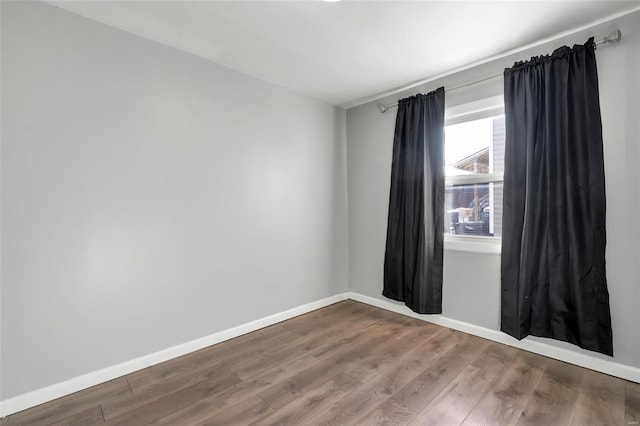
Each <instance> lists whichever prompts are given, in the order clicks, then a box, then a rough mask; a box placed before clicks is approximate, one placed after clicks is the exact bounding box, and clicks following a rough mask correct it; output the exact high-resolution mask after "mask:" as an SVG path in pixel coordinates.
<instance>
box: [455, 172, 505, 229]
mask: <svg viewBox="0 0 640 426" xmlns="http://www.w3.org/2000/svg"><path fill="white" fill-rule="evenodd" d="M502 188H503V184H502V182H500V183H481V184H475V185H455V186H446V187H445V195H444V208H445V215H444V224H445V232H448V233H449V234H451V235H484V236H492V237H500V236H502Z"/></svg>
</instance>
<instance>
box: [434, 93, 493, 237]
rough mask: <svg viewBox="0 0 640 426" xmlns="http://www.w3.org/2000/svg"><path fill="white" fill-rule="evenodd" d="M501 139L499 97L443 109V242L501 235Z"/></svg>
mask: <svg viewBox="0 0 640 426" xmlns="http://www.w3.org/2000/svg"><path fill="white" fill-rule="evenodd" d="M504 140H505V121H504V108H503V106H502V96H498V97H495V98H490V99H485V100H483V101H479V102H474V103H471V104H466V105H462V106H459V107H455V108H450V109H448V110H447V120H446V127H445V177H446V183H445V201H444V206H445V207H444V209H445V233H446V234H447V235H448V237H447V240H448V241H452V240H454V239H455V240H457V241H473V240H471V239H470V238H468V237H485V239H486V238H487V237H494V238H495V239H498V238H499V237H501V235H502V192H503V185H502V180H503V170H504V168H503V165H504ZM475 241H476V242H477V241H478V239H476V240H475Z"/></svg>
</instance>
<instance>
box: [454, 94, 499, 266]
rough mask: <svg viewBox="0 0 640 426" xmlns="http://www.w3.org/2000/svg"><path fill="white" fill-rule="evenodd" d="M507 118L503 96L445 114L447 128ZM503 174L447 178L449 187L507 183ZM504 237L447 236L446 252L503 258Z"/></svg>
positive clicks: (467, 104)
mask: <svg viewBox="0 0 640 426" xmlns="http://www.w3.org/2000/svg"><path fill="white" fill-rule="evenodd" d="M500 115H504V97H503V95H498V96H492V97H489V98H484V99H481V100H478V101H474V102H469V103H466V104H462V105H456V106H453V107H449V108H447V109H446V110H445V126H451V125H453V124H461V123H466V122H468V121H475V120H481V119H483V118H488V117H496V116H500ZM503 180H504V176H503V174H502V173H488V174H482V175H462V176H446V177H445V186H450V185H472V184H476V183H493V182H503ZM501 248H502V238H501V237H489V236H479V235H464V236H462V235H449V234H447V233H445V236H444V249H445V250H453V251H465V252H471V253H487V254H500V253H501Z"/></svg>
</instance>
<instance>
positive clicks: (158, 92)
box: [1, 2, 347, 399]
mask: <svg viewBox="0 0 640 426" xmlns="http://www.w3.org/2000/svg"><path fill="white" fill-rule="evenodd" d="M1 26H2V133H1V136H2V187H1V190H2V211H1V214H2V223H1V225H2V276H1V278H2V306H1V308H2V318H1V320H2V364H1V371H2V386H1V388H2V394H1V398H2V399H6V398H10V397H13V396H16V395H18V394H22V393H24V392H27V391H31V390H35V389H37V388H40V387H43V386H46V385H50V384H54V383H57V382H60V381H62V380H65V379H69V378H72V377H75V376H78V375H81V374H83V373H87V372H91V371H94V370H97V369H100V368H103V367H108V366H111V365H114V364H117V363H120V362H124V361H128V360H130V359H133V358H135V357H138V356H142V355H146V354H149V353H152V352H154V351H158V350H161V349H165V348H167V347H170V346H173V345H176V344H180V343H183V342H187V341H190V340H192V339H195V338H199V337H203V336H206V335H209V334H211V333H214V332H217V331H220V330H224V329H227V328H229V327H232V326H236V325H239V324H243V323H246V322H249V321H251V320H255V319H258V318H262V317H265V316H267V315H270V314H274V313H277V312H281V311H283V310H286V309H290V308H292V307H296V306H299V305H302V304H305V303H308V302H312V301H315V300H318V299H321V298H325V297H328V296H331V295H335V294H337V293H342V292H345V291H346V290H347V229H346V221H347V212H346V145H345V144H346V141H345V137H346V133H345V132H346V130H345V129H346V124H345V112H344V111H343V110H341V109H339V108H336V107H333V106H331V105H328V104H326V103H323V102H320V101H317V100H314V99H311V98H309V97H305V96H302V95H300V94H297V93H294V92H291V91H288V90H285V89H283V88H279V87H275V86H273V85H270V84H267V83H264V82H262V81H259V80H256V79H253V78H251V77H248V76H246V75H243V74H240V73H238V72H235V71H232V70H230V69H227V68H224V67H222V66H218V65H215V64H213V63H210V62H207V61H205V60H203V59H200V58H198V57H195V56H192V55H190V54H187V53H182V52H179V51H177V50H173V49H170V48H167V47H164V46H161V45H159V44H156V43H154V42H152V41H149V40H145V39H142V38H139V37H136V36H133V35H130V34H128V33H125V32H122V31H119V30H116V29H113V28H110V27H107V26H104V25H102V24H98V23H96V22H93V21H90V20H88V19H85V18H82V17H79V16H77V15H74V14H71V13H69V12H66V11H62V10H60V9H57V8H55V7H52V6H49V5H46V4H42V3H20V4H17V3H11V2H2V25H1ZM283 66H285V64H283Z"/></svg>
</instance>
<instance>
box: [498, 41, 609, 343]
mask: <svg viewBox="0 0 640 426" xmlns="http://www.w3.org/2000/svg"><path fill="white" fill-rule="evenodd" d="M504 99H505V115H506V127H507V129H506V130H507V139H506V146H505V173H504V210H503V237H502V300H501V305H502V315H501V329H502V331H504V332H505V333H508V334H510V335H512V336H513V337H515V338H517V339H522V338H524V337H526V336H527V335H529V334H531V335H535V336H541V337H550V338H553V339H558V340H563V341H566V342H570V343H573V344H576V345H578V346H580V347H582V348H584V349H589V350H592V351H597V352H601V353H604V354H607V355H613V345H612V333H611V315H610V311H609V293H608V291H607V281H606V278H605V277H606V275H605V243H606V235H605V182H604V161H603V154H602V126H601V121H600V103H599V99H598V73H597V69H596V60H595V45H594V43H593V39H590V40H589V41H588V42H587V43H586V44H585V45H579V46H574V47H573V48H569V47H566V46H565V47H562V48H560V49H557V50H556V51H555V52H554V53H553V54H552V55H548V56H542V57H537V58H532V59H531V60H530V61H528V62H520V63H516V64H515V65H514V66H513V68H510V69H506V70H505V72H504Z"/></svg>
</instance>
